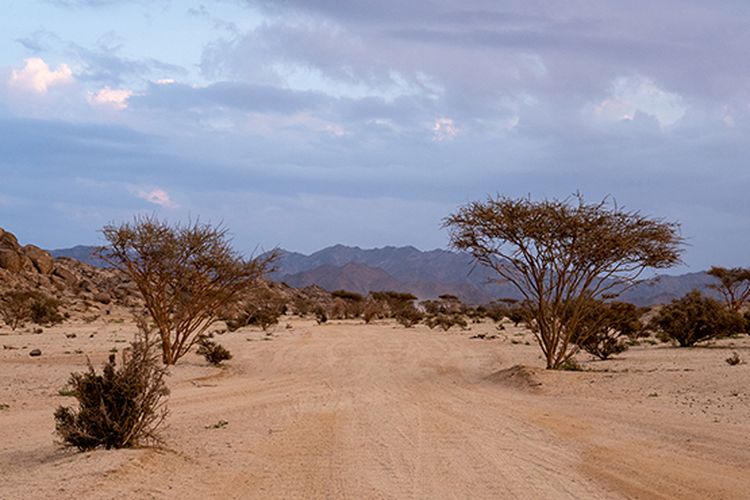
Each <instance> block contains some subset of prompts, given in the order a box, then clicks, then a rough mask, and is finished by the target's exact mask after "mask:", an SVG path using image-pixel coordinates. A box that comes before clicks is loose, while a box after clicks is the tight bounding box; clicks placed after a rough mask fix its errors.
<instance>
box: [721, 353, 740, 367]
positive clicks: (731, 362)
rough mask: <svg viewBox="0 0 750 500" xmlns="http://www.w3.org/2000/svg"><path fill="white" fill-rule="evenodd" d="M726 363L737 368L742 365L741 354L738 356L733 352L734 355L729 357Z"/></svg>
mask: <svg viewBox="0 0 750 500" xmlns="http://www.w3.org/2000/svg"><path fill="white" fill-rule="evenodd" d="M724 361H726V362H727V364H728V365H729V366H735V365H739V364H740V363H742V358H740V355H739V354H737V353H736V352H733V353H732V355H731V356H729V357H728V358H727V359H725V360H724Z"/></svg>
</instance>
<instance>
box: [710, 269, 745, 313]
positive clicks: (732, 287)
mask: <svg viewBox="0 0 750 500" xmlns="http://www.w3.org/2000/svg"><path fill="white" fill-rule="evenodd" d="M708 274H710V275H711V276H713V277H714V278H716V279H718V280H719V282H718V283H716V284H712V285H709V286H710V287H711V288H713V289H714V290H718V291H719V293H721V295H722V297H723V298H724V303H725V304H726V306H727V307H728V308H729V309H731V310H732V311H739V310H740V309H741V308H742V305H743V304H744V303H745V302H747V301H748V299H750V269H747V268H742V267H734V268H732V269H727V268H725V267H717V266H713V267H712V268H711V269H709V270H708Z"/></svg>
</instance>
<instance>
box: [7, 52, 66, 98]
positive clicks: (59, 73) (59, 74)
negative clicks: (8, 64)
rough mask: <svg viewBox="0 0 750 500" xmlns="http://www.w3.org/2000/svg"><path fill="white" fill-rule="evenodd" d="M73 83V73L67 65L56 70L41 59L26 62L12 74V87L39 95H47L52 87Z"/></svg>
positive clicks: (31, 59)
mask: <svg viewBox="0 0 750 500" xmlns="http://www.w3.org/2000/svg"><path fill="white" fill-rule="evenodd" d="M72 82H73V71H72V70H71V69H70V66H68V65H67V64H60V65H58V66H57V68H55V69H54V70H52V69H50V67H49V66H48V65H47V63H46V62H44V60H43V59H41V58H39V57H32V58H30V59H26V60H25V61H24V66H23V68H21V69H14V70H13V71H12V72H11V74H10V81H9V83H10V85H11V86H14V87H18V88H22V89H25V90H30V91H32V92H36V93H38V94H45V93H46V92H47V90H49V88H50V87H54V86H56V85H65V84H68V83H72Z"/></svg>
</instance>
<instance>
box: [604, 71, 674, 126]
mask: <svg viewBox="0 0 750 500" xmlns="http://www.w3.org/2000/svg"><path fill="white" fill-rule="evenodd" d="M686 111H687V107H686V106H685V103H684V100H683V98H682V96H680V95H679V94H674V93H671V92H667V91H666V90H663V89H661V88H659V87H658V86H657V85H656V84H655V83H654V82H653V81H652V80H650V79H648V78H644V77H642V76H637V77H621V78H617V79H615V80H614V81H613V82H612V92H611V95H610V97H608V98H606V99H604V100H603V101H601V102H599V103H598V104H596V105H595V106H594V108H593V114H594V116H595V117H596V118H598V119H602V120H605V121H622V120H628V121H629V120H633V119H634V118H635V114H636V112H641V113H645V114H647V115H651V116H653V117H654V118H655V119H656V121H658V122H659V125H660V126H661V127H662V128H664V127H669V126H671V125H674V124H675V123H677V122H678V121H680V119H682V117H683V116H685V112H686Z"/></svg>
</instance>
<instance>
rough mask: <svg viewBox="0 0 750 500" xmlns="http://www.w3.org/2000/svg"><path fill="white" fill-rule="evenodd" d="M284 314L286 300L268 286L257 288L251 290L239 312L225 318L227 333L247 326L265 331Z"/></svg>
mask: <svg viewBox="0 0 750 500" xmlns="http://www.w3.org/2000/svg"><path fill="white" fill-rule="evenodd" d="M285 312H286V299H285V298H284V296H283V295H282V294H281V293H279V292H278V291H276V290H274V289H272V288H271V287H269V286H265V285H264V286H259V287H258V288H256V289H255V290H253V291H252V292H251V293H250V294H249V295H248V296H247V297H246V298H245V299H244V300H243V303H242V304H241V305H240V307H239V312H237V313H235V314H234V315H231V316H230V317H225V318H224V321H225V322H226V324H227V328H228V329H229V331H232V332H233V331H235V330H237V329H238V328H241V327H243V326H248V325H255V326H259V327H261V329H263V331H266V330H267V329H268V328H269V327H270V326H273V325H276V324H278V322H279V318H281V316H282V315H283V314H284V313H285Z"/></svg>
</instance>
